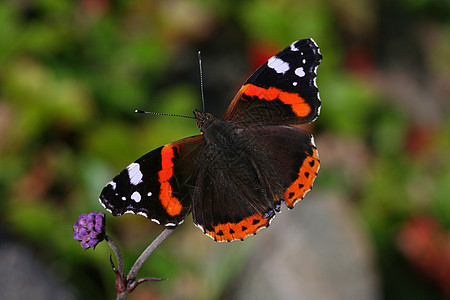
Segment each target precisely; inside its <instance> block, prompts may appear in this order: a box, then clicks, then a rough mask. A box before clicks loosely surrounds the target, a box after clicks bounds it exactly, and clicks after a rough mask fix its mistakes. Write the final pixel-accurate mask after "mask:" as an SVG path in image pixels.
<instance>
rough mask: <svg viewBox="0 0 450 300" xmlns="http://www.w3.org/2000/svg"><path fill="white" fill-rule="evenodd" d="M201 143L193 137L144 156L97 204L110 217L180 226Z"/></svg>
mask: <svg viewBox="0 0 450 300" xmlns="http://www.w3.org/2000/svg"><path fill="white" fill-rule="evenodd" d="M202 141H203V138H202V136H201V135H197V136H193V137H189V138H185V139H182V140H179V141H176V142H173V143H170V144H167V145H165V146H163V147H160V148H157V149H155V150H153V151H151V152H149V153H147V154H145V155H144V156H142V157H141V158H139V159H138V160H136V161H135V162H133V163H131V164H130V165H129V166H128V167H127V168H126V169H124V170H123V171H122V172H120V173H119V174H118V175H117V176H116V177H114V178H113V179H112V180H111V181H110V182H108V183H107V184H106V186H105V187H104V188H103V190H102V192H101V194H100V199H99V200H100V203H101V204H102V205H103V206H104V207H105V209H106V210H108V211H109V212H110V213H112V214H113V215H114V216H118V215H122V214H124V213H134V214H140V215H143V216H145V217H147V218H148V219H150V220H152V221H154V222H156V223H158V224H162V225H165V226H174V225H178V224H180V223H182V222H183V221H184V219H185V218H186V216H187V214H189V212H190V209H191V203H192V195H191V193H190V187H191V186H192V185H194V184H195V180H196V178H195V175H194V174H195V172H194V166H195V165H196V161H197V155H196V154H197V153H198V151H199V149H201V148H202Z"/></svg>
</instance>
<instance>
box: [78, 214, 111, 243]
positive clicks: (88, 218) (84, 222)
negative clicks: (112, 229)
mask: <svg viewBox="0 0 450 300" xmlns="http://www.w3.org/2000/svg"><path fill="white" fill-rule="evenodd" d="M73 238H74V239H75V240H76V241H78V242H80V243H81V247H83V248H84V249H88V248H92V247H95V246H97V244H98V243H100V242H101V241H103V239H104V238H105V214H104V213H96V212H91V213H90V214H88V215H87V214H81V215H80V217H79V218H78V220H77V221H76V222H75V225H74V226H73Z"/></svg>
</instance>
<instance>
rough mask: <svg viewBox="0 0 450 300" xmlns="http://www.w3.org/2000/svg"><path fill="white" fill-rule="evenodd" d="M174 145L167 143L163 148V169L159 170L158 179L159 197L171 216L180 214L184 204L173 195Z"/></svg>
mask: <svg viewBox="0 0 450 300" xmlns="http://www.w3.org/2000/svg"><path fill="white" fill-rule="evenodd" d="M172 148H173V147H172V146H170V145H165V146H164V147H163V148H162V150H161V171H159V172H158V179H159V183H160V185H161V187H160V193H159V199H160V200H161V204H162V206H163V207H164V210H165V211H166V212H167V214H169V215H170V216H176V215H178V214H180V212H181V210H182V208H183V206H182V205H181V203H180V201H179V200H178V199H177V198H176V197H174V196H173V189H172V186H171V185H170V182H169V180H170V178H172V176H173V162H172V159H173V158H174V155H173V150H172Z"/></svg>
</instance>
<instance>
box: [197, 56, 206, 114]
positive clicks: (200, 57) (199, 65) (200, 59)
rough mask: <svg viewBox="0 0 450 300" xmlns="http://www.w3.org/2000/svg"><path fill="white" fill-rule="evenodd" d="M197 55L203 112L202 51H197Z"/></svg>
mask: <svg viewBox="0 0 450 300" xmlns="http://www.w3.org/2000/svg"><path fill="white" fill-rule="evenodd" d="M197 56H198V67H199V69H200V91H201V93H202V107H203V112H205V93H204V91H203V69H202V53H201V52H200V51H198V53H197Z"/></svg>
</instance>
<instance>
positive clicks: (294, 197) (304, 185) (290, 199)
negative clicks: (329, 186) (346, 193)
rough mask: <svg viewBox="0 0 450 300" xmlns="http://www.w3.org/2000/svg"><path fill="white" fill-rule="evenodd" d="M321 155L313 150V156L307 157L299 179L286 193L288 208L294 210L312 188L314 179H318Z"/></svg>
mask: <svg viewBox="0 0 450 300" xmlns="http://www.w3.org/2000/svg"><path fill="white" fill-rule="evenodd" d="M319 165H320V162H319V155H318V153H317V149H316V148H315V147H314V148H313V155H312V156H307V157H306V159H305V160H304V161H303V164H302V165H301V166H300V169H299V171H298V174H297V179H296V180H295V181H294V182H293V183H291V185H290V186H289V187H288V188H287V189H286V191H285V192H284V198H285V199H286V206H287V207H289V208H293V207H294V205H295V203H296V202H297V201H299V200H301V199H302V198H303V197H304V196H305V194H306V193H307V192H308V191H309V190H310V189H311V188H312V185H313V182H314V179H316V175H317V171H318V170H319Z"/></svg>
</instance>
